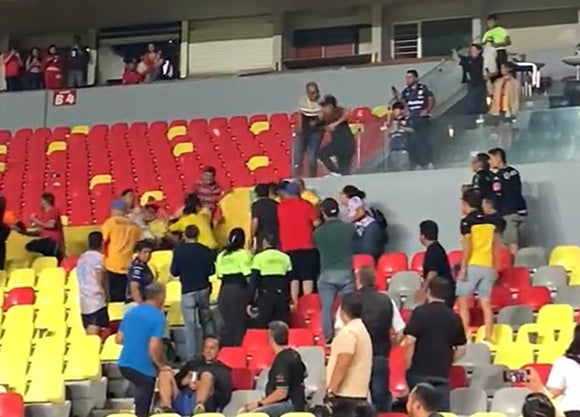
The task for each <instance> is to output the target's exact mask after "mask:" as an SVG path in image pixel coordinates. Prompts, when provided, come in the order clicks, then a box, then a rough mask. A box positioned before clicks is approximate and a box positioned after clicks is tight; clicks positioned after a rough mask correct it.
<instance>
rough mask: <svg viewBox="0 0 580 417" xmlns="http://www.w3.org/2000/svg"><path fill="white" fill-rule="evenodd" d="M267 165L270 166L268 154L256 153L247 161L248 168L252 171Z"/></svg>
mask: <svg viewBox="0 0 580 417" xmlns="http://www.w3.org/2000/svg"><path fill="white" fill-rule="evenodd" d="M267 166H270V158H268V157H267V156H266V155H254V156H252V157H250V158H248V160H247V161H246V168H248V170H250V171H251V172H253V171H255V170H257V169H258V168H265V167H267Z"/></svg>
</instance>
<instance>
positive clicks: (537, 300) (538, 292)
mask: <svg viewBox="0 0 580 417" xmlns="http://www.w3.org/2000/svg"><path fill="white" fill-rule="evenodd" d="M551 302H552V296H551V294H550V290H549V289H548V288H547V287H527V288H520V291H519V293H518V294H517V296H516V299H515V300H514V304H527V305H528V306H530V307H531V309H532V310H534V311H538V310H539V309H540V308H542V307H543V306H545V305H546V304H550V303H551Z"/></svg>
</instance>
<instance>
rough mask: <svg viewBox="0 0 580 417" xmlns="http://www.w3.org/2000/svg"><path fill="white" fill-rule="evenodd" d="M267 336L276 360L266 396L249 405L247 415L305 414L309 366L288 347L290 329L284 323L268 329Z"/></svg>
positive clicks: (269, 374)
mask: <svg viewBox="0 0 580 417" xmlns="http://www.w3.org/2000/svg"><path fill="white" fill-rule="evenodd" d="M268 333H269V335H270V345H271V346H272V348H273V349H274V351H275V352H276V356H275V357H274V362H273V363H272V366H271V367H270V371H269V372H268V383H267V384H266V396H265V397H264V398H262V399H261V400H259V401H252V402H249V403H248V404H246V405H245V406H244V409H245V411H247V412H250V411H252V412H261V413H266V414H268V416H269V417H280V416H281V415H282V414H284V413H289V412H292V411H304V410H305V408H306V398H305V395H304V389H305V387H304V380H305V379H306V366H305V365H304V362H302V358H301V357H300V354H299V353H298V352H296V351H295V350H294V349H292V348H290V347H288V333H289V331H288V326H287V325H286V323H284V322H282V321H273V322H272V323H270V324H269V326H268Z"/></svg>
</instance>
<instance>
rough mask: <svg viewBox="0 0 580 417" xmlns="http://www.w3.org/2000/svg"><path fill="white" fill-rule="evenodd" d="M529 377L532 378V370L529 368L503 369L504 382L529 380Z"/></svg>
mask: <svg viewBox="0 0 580 417" xmlns="http://www.w3.org/2000/svg"><path fill="white" fill-rule="evenodd" d="M529 379H530V371H529V370H528V369H516V370H509V371H503V380H504V382H509V383H510V384H517V383H520V382H528V380H529Z"/></svg>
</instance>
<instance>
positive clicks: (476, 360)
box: [456, 343, 491, 414]
mask: <svg viewBox="0 0 580 417" xmlns="http://www.w3.org/2000/svg"><path fill="white" fill-rule="evenodd" d="M456 364H457V365H461V366H462V367H463V368H465V369H467V370H468V371H471V370H473V369H474V368H476V367H477V366H481V365H489V364H491V351H490V349H489V347H488V346H487V344H486V343H468V344H467V345H466V352H465V355H464V356H463V357H462V358H461V359H459V360H458V361H457V362H456ZM460 414H462V413H460Z"/></svg>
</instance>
